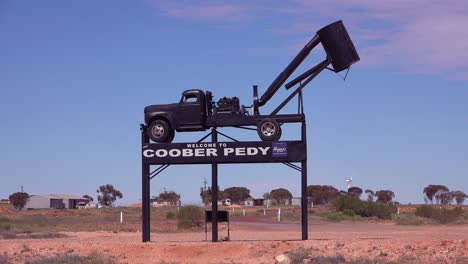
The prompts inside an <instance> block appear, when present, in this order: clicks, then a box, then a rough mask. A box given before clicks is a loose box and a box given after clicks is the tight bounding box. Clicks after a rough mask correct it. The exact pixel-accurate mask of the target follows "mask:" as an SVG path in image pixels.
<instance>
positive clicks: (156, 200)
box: [150, 197, 181, 207]
mask: <svg viewBox="0 0 468 264" xmlns="http://www.w3.org/2000/svg"><path fill="white" fill-rule="evenodd" d="M150 202H151V205H152V206H153V207H161V206H180V205H181V202H180V200H178V201H167V200H164V199H162V198H160V197H156V198H152V199H150Z"/></svg>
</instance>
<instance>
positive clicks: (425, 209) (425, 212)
mask: <svg viewBox="0 0 468 264" xmlns="http://www.w3.org/2000/svg"><path fill="white" fill-rule="evenodd" d="M434 210H435V209H434V208H432V206H430V205H423V206H420V207H418V208H416V213H415V214H416V215H417V216H421V217H426V218H431V217H432V215H433V214H434Z"/></svg>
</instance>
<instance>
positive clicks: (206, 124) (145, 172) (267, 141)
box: [141, 21, 360, 242]
mask: <svg viewBox="0 0 468 264" xmlns="http://www.w3.org/2000/svg"><path fill="white" fill-rule="evenodd" d="M319 44H321V45H322V47H323V48H324V50H325V52H326V55H327V56H326V59H325V60H323V61H322V62H320V63H318V64H316V65H315V66H313V67H312V68H310V69H309V70H307V71H306V72H304V73H302V74H300V75H299V76H298V77H296V78H295V79H294V80H292V81H290V82H289V83H287V84H286V85H285V88H286V89H290V88H292V87H294V86H296V85H297V84H299V86H298V87H297V88H296V89H295V90H294V91H293V92H292V93H291V94H290V95H289V96H288V97H287V98H286V99H285V100H284V101H283V102H282V103H281V104H280V105H278V106H277V107H276V108H275V109H274V110H273V111H272V112H271V113H270V114H269V115H261V114H260V111H259V108H260V107H262V106H264V105H265V104H266V103H267V102H268V101H269V100H270V99H271V98H272V96H273V95H274V94H275V93H276V92H277V91H278V89H280V87H281V86H282V85H283V84H284V83H285V82H286V81H287V80H288V79H289V77H290V76H291V75H292V74H293V73H294V72H295V71H296V69H297V68H298V67H299V65H300V64H301V63H302V62H303V61H304V60H305V58H306V57H307V56H308V55H309V53H310V52H311V51H312V50H313V49H314V48H315V47H316V46H317V45H319ZM359 59H360V58H359V55H358V54H357V52H356V49H355V47H354V44H353V42H352V41H351V39H350V37H349V35H348V32H347V31H346V28H345V27H344V25H343V22H342V21H336V22H334V23H332V24H329V25H327V26H325V27H323V28H322V29H320V30H319V31H317V33H316V34H315V36H314V37H313V38H312V39H311V40H310V41H309V42H308V43H307V44H306V45H305V46H304V48H303V49H302V50H301V51H300V52H299V53H298V54H297V55H296V57H295V58H294V59H293V60H292V61H291V62H290V63H289V65H288V66H287V67H286V68H285V69H284V70H283V71H282V72H281V73H280V74H279V75H278V76H277V77H276V79H275V80H274V81H273V82H272V83H271V84H270V86H269V87H268V88H267V89H266V91H265V92H264V94H263V95H262V96H261V97H260V98H259V97H258V87H257V86H256V85H254V86H253V105H252V106H251V107H248V108H253V109H252V110H253V115H250V114H248V112H246V111H245V109H244V108H245V107H244V106H243V107H242V108H243V110H242V111H239V109H237V108H238V107H237V106H238V105H237V106H236V107H232V106H231V107H227V110H229V111H224V110H225V109H224V108H225V106H223V107H222V108H223V111H221V112H222V114H216V115H208V114H207V113H209V112H210V111H208V110H207V109H208V108H210V107H211V108H212V104H211V103H212V102H211V103H208V104H207V105H205V104H206V101H205V99H206V98H205V97H203V98H201V99H203V100H201V101H203V104H202V105H201V106H202V108H200V109H201V110H202V111H192V110H193V109H190V111H182V110H181V108H183V107H182V106H181V105H153V106H148V107H146V108H145V122H146V124H142V125H141V147H142V203H143V204H142V209H143V226H142V229H143V242H148V241H150V220H151V219H150V181H151V179H153V178H154V177H155V176H156V175H158V174H160V173H161V172H163V171H164V170H165V169H167V168H168V167H169V166H170V165H175V164H211V190H212V192H211V193H212V197H211V200H212V201H213V202H212V203H211V204H212V205H211V210H212V214H213V215H212V220H213V222H212V227H213V228H212V229H213V231H212V241H213V242H216V241H218V219H217V216H218V203H217V201H218V164H222V163H283V164H285V165H286V166H288V167H290V168H292V169H295V170H297V171H299V172H301V222H302V240H307V239H308V220H307V138H306V134H307V133H306V132H307V131H306V121H305V120H306V119H305V115H304V105H303V98H302V90H303V88H304V87H305V86H307V84H308V83H309V82H311V81H312V80H313V79H314V78H315V77H316V76H317V75H318V74H320V72H322V71H323V70H325V69H329V70H332V71H334V72H336V73H338V72H341V71H343V70H346V69H348V70H349V68H350V67H351V65H352V64H354V63H356V62H358V61H359ZM330 64H331V65H332V67H333V69H331V68H328V65H330ZM186 92H189V93H191V92H199V93H200V94H201V93H202V91H200V90H193V91H191V90H189V91H186ZM296 95H298V107H297V111H298V112H297V114H287V115H284V114H279V112H280V111H281V110H282V109H283V107H284V106H285V105H287V104H288V103H289V102H290V101H291V100H292V99H293V98H294V97H295V96H296ZM203 96H206V97H208V99H209V100H210V101H211V92H207V93H206V95H205V94H203ZM230 100H231V101H229V100H228V101H229V102H230V103H229V102H227V101H226V102H224V103H219V102H218V108H217V109H218V110H219V109H220V108H221V107H220V105H230V104H232V105H233V104H234V103H233V102H234V100H233V99H230ZM236 100H237V101H236V102H237V104H238V99H236ZM181 101H182V100H181ZM184 107H185V106H184ZM205 107H207V109H205ZM234 109H237V110H234ZM186 115H187V116H189V117H190V118H189V120H188V121H190V122H186V124H182V125H180V124H179V126H177V123H178V121H179V119H180V120H182V121H184V117H186ZM177 117H178V118H177ZM200 117H202V119H203V122H202V121H201V120H198V119H199V118H200ZM185 119H186V118H185ZM170 120H173V121H174V122H172V123H173V124H169V123H171V122H170ZM197 120H198V121H199V122H195V121H197ZM176 121H177V122H176ZM185 121H187V120H185ZM268 122H269V123H271V124H272V126H274V127H275V128H276V130H275V129H273V131H276V132H278V131H279V132H278V133H276V135H275V136H272V135H265V134H262V133H261V132H259V135H260V138H261V139H262V140H263V142H257V141H255V142H240V141H238V140H236V139H234V138H232V137H230V136H228V135H226V134H223V133H222V132H219V131H218V130H217V129H218V128H219V127H235V128H240V129H251V130H256V129H253V128H250V127H248V126H257V129H258V131H261V130H262V128H263V126H262V124H265V123H268ZM182 123H183V122H182ZM283 123H301V139H300V140H299V141H279V142H276V141H277V140H279V138H280V136H281V125H282V124H283ZM148 125H149V126H150V127H153V128H155V130H152V129H148ZM184 125H185V126H184ZM210 128H211V132H210V133H209V134H207V135H206V136H204V137H203V138H201V139H200V140H199V141H198V142H197V143H200V142H203V141H204V140H205V139H207V138H208V137H209V136H211V143H214V144H211V147H210V149H208V148H206V149H205V150H206V151H207V153H208V150H209V151H210V153H212V154H213V153H216V154H213V155H212V156H210V155H208V154H207V156H204V157H200V156H203V155H201V154H200V153H197V154H200V155H196V154H193V155H189V152H191V151H192V152H195V151H197V150H201V151H203V149H196V150H195V149H190V147H191V145H193V144H192V143H170V142H172V140H173V138H174V133H175V131H177V132H183V131H204V130H206V129H210ZM148 131H151V132H153V131H156V132H157V133H152V134H151V135H150V136H151V138H152V140H153V141H155V142H160V144H157V143H155V144H150V139H149V136H148ZM167 131H170V132H169V133H168V132H167ZM267 132H269V131H267ZM158 133H159V134H158ZM218 134H219V135H221V136H224V137H226V138H228V139H230V140H232V141H234V142H219V141H218ZM272 134H274V133H272ZM218 143H220V144H223V145H226V144H230V145H232V146H233V147H235V149H236V154H235V155H234V157H232V156H229V157H228V156H227V155H226V154H227V153H228V152H226V150H228V149H227V148H225V149H224V156H223V157H221V152H223V150H222V147H221V146H219V144H218ZM184 145H185V146H186V147H187V148H184ZM189 145H190V146H189ZM223 147H224V146H223ZM241 148H242V149H244V150H246V149H253V150H255V151H257V153H259V151H261V152H262V153H261V155H258V156H255V155H256V154H252V155H250V156H249V155H246V154H245V152H243V153H240V152H239V155H238V153H237V150H238V149H241ZM255 148H258V150H256V149H255ZM229 150H230V151H231V150H232V151H234V148H231V147H229ZM217 151H219V153H220V155H218V154H217ZM281 151H282V152H281ZM267 152H268V153H267ZM145 153H146V154H145ZM158 153H159V154H158ZM161 153H165V154H161ZM231 153H232V152H231ZM252 153H253V152H252ZM185 154H187V155H185ZM280 154H281V155H280ZM283 154H284V155H283ZM295 162H300V163H301V164H300V166H298V165H296V164H294V163H295ZM152 165H159V167H158V168H156V169H155V170H153V171H152V172H151V166H152Z"/></svg>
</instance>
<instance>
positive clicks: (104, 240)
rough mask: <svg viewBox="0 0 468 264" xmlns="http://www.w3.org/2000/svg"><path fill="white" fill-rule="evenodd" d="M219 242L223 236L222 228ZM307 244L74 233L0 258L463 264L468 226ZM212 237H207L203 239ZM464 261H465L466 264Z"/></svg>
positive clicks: (270, 234)
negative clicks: (303, 252)
mask: <svg viewBox="0 0 468 264" xmlns="http://www.w3.org/2000/svg"><path fill="white" fill-rule="evenodd" d="M222 229H223V230H222V231H220V234H219V238H220V239H222V238H223V237H225V236H226V235H227V231H226V230H225V226H224V227H223V228H222ZM309 231H310V232H309V240H308V241H301V240H299V239H300V237H301V233H300V224H296V223H275V224H271V223H258V222H257V223H252V222H235V223H232V225H231V241H228V242H219V243H211V242H206V241H203V240H204V239H205V233H204V232H188V233H152V234H151V235H152V242H149V243H142V242H141V233H140V232H135V233H109V232H76V233H66V234H67V235H69V236H70V237H67V238H58V239H13V240H1V239H0V254H4V255H7V256H8V258H9V259H11V260H12V261H13V262H14V263H22V262H24V260H26V259H30V258H33V257H40V256H52V255H55V254H60V253H65V252H69V253H71V252H73V253H77V254H87V253H89V252H92V251H93V250H97V251H98V252H101V253H104V254H107V255H111V256H114V257H115V258H116V259H117V260H118V261H119V262H121V263H158V262H161V263H163V261H165V262H176V263H274V259H273V258H274V257H275V256H276V255H279V254H283V253H285V252H287V251H288V250H292V249H295V248H299V247H307V248H312V251H313V252H314V254H316V255H329V256H333V255H336V254H341V255H343V256H344V257H345V258H346V259H355V258H359V257H365V258H371V259H374V258H380V259H384V260H395V259H398V258H399V257H401V256H407V255H411V256H415V257H417V258H418V259H419V261H420V262H421V263H435V262H437V263H455V262H456V261H461V263H468V225H460V226H399V225H395V224H393V223H314V224H311V225H310V226H309ZM210 238H211V234H210V233H209V234H208V239H210ZM465 261H466V262H465Z"/></svg>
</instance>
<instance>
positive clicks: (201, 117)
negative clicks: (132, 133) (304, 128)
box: [144, 20, 359, 143]
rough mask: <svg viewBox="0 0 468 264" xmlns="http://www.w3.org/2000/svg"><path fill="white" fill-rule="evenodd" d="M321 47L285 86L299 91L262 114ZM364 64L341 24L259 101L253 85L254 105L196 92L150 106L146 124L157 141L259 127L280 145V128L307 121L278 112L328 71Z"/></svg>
mask: <svg viewBox="0 0 468 264" xmlns="http://www.w3.org/2000/svg"><path fill="white" fill-rule="evenodd" d="M319 43H321V44H322V46H323V48H324V50H325V52H326V54H327V56H326V59H325V60H323V61H322V62H320V63H318V64H317V65H315V66H314V67H312V68H311V69H310V70H308V71H306V72H304V73H303V74H301V75H299V76H298V77H296V78H295V79H293V80H292V81H290V82H289V83H287V84H286V85H285V87H286V89H290V88H292V87H294V86H296V85H297V84H299V87H298V88H297V89H296V90H295V91H294V92H293V93H291V94H290V96H289V97H288V98H286V99H285V100H284V101H283V103H281V104H280V105H279V106H278V107H277V108H276V109H275V110H274V111H273V112H271V113H270V114H266V115H265V114H263V115H262V114H260V107H262V106H263V105H265V104H266V103H267V102H268V101H269V100H270V99H271V97H272V96H273V95H274V94H275V93H276V92H277V91H278V89H279V88H280V87H281V86H282V85H283V84H284V83H285V82H286V80H287V79H288V78H289V77H290V76H291V75H292V73H293V72H294V71H295V70H296V69H297V67H298V66H299V65H300V64H301V63H302V62H303V61H304V59H305V58H306V57H307V56H308V55H309V53H310V52H311V51H312V49H314V48H315V47H316V46H317V45H318V44H319ZM357 61H359V55H358V53H357V52H356V49H355V47H354V44H353V42H352V41H351V39H350V37H349V35H348V33H347V31H346V28H345V27H344V25H343V23H342V21H341V20H340V21H336V22H334V23H332V24H330V25H327V26H325V27H323V28H322V29H320V30H319V31H317V34H316V35H315V36H314V37H313V38H312V39H311V40H310V41H309V42H308V43H307V44H306V45H305V46H304V48H303V49H302V50H301V51H300V52H299V53H298V54H297V55H296V57H295V58H294V59H293V60H292V61H291V63H290V64H289V65H288V66H287V67H286V68H285V69H284V70H283V71H282V72H281V73H280V74H279V75H278V77H277V78H276V79H275V80H274V81H273V82H272V83H271V85H270V86H269V87H268V88H267V90H266V91H265V93H264V94H263V95H262V96H261V97H260V98H259V97H258V88H257V86H256V85H254V86H253V104H252V105H250V106H244V105H240V102H239V98H237V97H232V98H226V97H223V98H221V99H219V100H218V101H217V102H216V101H215V100H214V99H213V95H212V93H211V92H210V91H207V92H203V91H202V90H198V89H192V90H186V91H184V92H183V93H182V97H181V99H180V101H179V102H178V103H174V104H160V105H150V106H147V107H145V110H144V113H145V125H146V126H147V133H148V136H149V138H150V139H151V140H152V141H154V142H161V143H170V142H172V140H173V139H174V136H175V131H177V132H183V131H204V130H207V129H210V128H213V127H240V128H246V127H249V126H254V127H256V130H257V133H258V135H259V137H260V139H261V140H263V141H278V140H279V139H280V137H281V125H282V124H284V123H294V122H302V120H303V119H304V118H305V117H304V114H303V113H302V111H298V113H297V114H278V112H279V111H280V110H281V109H282V108H283V107H284V106H285V105H286V104H287V103H288V102H289V101H290V100H291V99H292V98H293V97H294V96H295V95H297V94H298V93H299V94H300V93H301V92H302V89H303V88H304V87H305V86H306V85H307V84H308V83H309V82H310V81H311V80H312V79H313V78H315V77H316V76H317V75H318V74H319V73H320V72H321V71H323V70H324V69H329V68H327V66H328V65H329V64H331V65H332V66H333V69H330V70H332V71H334V72H340V71H343V70H346V69H349V67H350V66H351V65H352V64H354V63H356V62H357Z"/></svg>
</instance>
